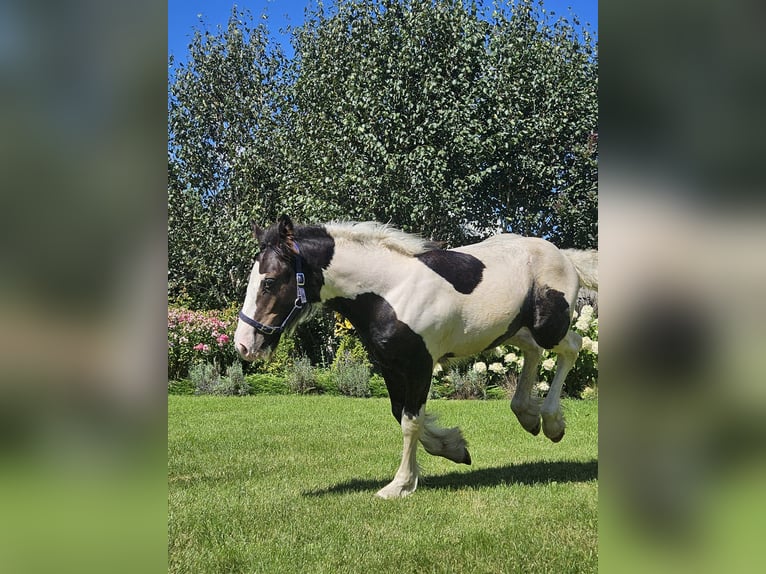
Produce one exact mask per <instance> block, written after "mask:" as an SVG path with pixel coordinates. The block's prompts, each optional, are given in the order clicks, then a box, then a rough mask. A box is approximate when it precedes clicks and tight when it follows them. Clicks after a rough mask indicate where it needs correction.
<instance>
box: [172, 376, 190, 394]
mask: <svg viewBox="0 0 766 574" xmlns="http://www.w3.org/2000/svg"><path fill="white" fill-rule="evenodd" d="M195 390H196V389H195V388H194V383H192V381H191V380H190V379H181V380H180V381H170V382H169V383H168V394H169V395H193V394H194V391H195Z"/></svg>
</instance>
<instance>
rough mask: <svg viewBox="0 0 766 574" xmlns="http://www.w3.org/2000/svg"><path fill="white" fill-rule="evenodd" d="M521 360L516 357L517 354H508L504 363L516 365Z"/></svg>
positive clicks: (504, 358)
mask: <svg viewBox="0 0 766 574" xmlns="http://www.w3.org/2000/svg"><path fill="white" fill-rule="evenodd" d="M518 360H519V358H518V357H517V356H516V353H508V354H507V355H506V356H505V357H503V361H505V362H506V363H515V362H517V361H518Z"/></svg>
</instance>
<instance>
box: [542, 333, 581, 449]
mask: <svg viewBox="0 0 766 574" xmlns="http://www.w3.org/2000/svg"><path fill="white" fill-rule="evenodd" d="M581 345H582V337H580V335H578V334H577V333H575V332H574V331H568V332H567V334H566V336H565V337H564V338H563V339H562V340H561V341H560V342H559V344H558V345H556V346H555V347H554V348H553V352H554V353H556V354H557V355H558V359H557V361H556V374H555V375H554V377H553V381H552V382H551V386H550V389H549V390H548V395H547V396H546V397H545V401H544V402H543V406H542V409H541V410H540V413H541V414H542V418H543V432H544V433H545V436H547V437H548V438H549V439H551V440H552V441H553V442H559V441H560V440H561V439H562V438H563V437H564V428H565V426H566V425H565V423H564V415H563V414H562V412H561V388H562V387H563V386H564V380H565V379H566V377H567V374H569V371H571V370H572V367H573V366H574V364H575V361H576V360H577V354H578V353H579V352H580V346H581Z"/></svg>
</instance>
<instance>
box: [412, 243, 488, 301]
mask: <svg viewBox="0 0 766 574" xmlns="http://www.w3.org/2000/svg"><path fill="white" fill-rule="evenodd" d="M415 257H417V259H419V260H420V261H422V262H423V263H425V264H426V265H427V266H428V268H429V269H431V270H432V271H433V272H435V273H438V274H439V275H440V276H441V277H443V278H444V279H445V280H446V281H447V282H449V284H450V285H452V286H453V287H454V288H455V291H457V292H458V293H463V294H464V295H468V294H470V293H473V290H474V289H476V287H477V286H478V285H479V283H481V279H482V276H483V274H484V263H482V262H481V261H479V260H478V259H477V258H476V257H474V256H473V255H468V254H467V253H460V252H458V251H445V250H441V249H436V250H434V251H426V252H425V253H421V254H420V255H416V256H415Z"/></svg>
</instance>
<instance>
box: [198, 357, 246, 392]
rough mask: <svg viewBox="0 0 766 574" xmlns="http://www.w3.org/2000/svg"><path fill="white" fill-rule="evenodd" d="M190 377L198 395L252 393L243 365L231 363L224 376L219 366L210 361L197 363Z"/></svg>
mask: <svg viewBox="0 0 766 574" xmlns="http://www.w3.org/2000/svg"><path fill="white" fill-rule="evenodd" d="M189 378H190V379H191V383H192V385H193V386H194V389H195V394H197V395H233V396H243V395H249V394H250V391H251V389H250V385H248V384H247V382H246V381H245V377H244V375H243V374H242V365H240V364H239V363H234V364H233V365H231V366H230V367H229V369H228V371H227V373H226V376H225V377H222V376H221V375H220V373H219V371H218V367H216V366H215V365H212V364H210V363H197V364H195V365H194V366H193V367H192V368H191V372H190V373H189Z"/></svg>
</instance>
